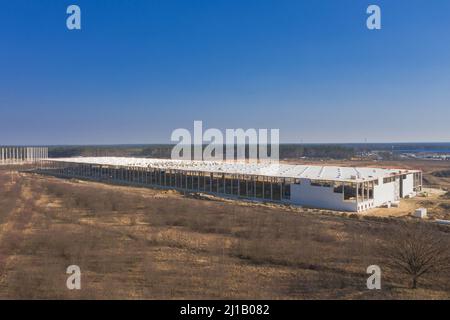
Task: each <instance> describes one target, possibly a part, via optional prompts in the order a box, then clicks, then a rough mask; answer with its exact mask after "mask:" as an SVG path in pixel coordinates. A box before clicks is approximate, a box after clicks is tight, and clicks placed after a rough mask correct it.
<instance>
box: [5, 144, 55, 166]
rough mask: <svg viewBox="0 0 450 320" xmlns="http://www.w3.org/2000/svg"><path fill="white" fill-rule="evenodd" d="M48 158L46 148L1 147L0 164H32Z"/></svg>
mask: <svg viewBox="0 0 450 320" xmlns="http://www.w3.org/2000/svg"><path fill="white" fill-rule="evenodd" d="M47 158H48V148H47V147H2V148H0V164H16V163H23V162H34V161H39V160H43V159H47Z"/></svg>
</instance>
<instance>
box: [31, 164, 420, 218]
mask: <svg viewBox="0 0 450 320" xmlns="http://www.w3.org/2000/svg"><path fill="white" fill-rule="evenodd" d="M38 171H39V172H41V173H46V174H51V175H56V176H62V177H75V178H80V179H92V180H97V181H104V182H111V183H124V184H133V185H141V186H149V187H161V188H170V189H178V190H182V191H188V192H204V193H211V194H215V195H219V196H224V197H234V198H242V199H251V200H259V201H273V202H279V203H286V204H293V205H299V206H306V207H314V208H323V209H331V210H339V211H352V212H362V211H365V210H368V209H371V208H375V207H379V206H383V205H387V206H390V205H391V204H394V203H398V201H399V200H400V199H401V198H405V197H413V196H415V195H416V194H417V192H419V191H420V190H421V188H422V172H421V171H419V170H403V169H382V168H354V167H336V166H308V165H289V164H264V163H244V162H213V161H186V160H164V159H144V158H122V157H91V158H84V157H79V158H64V159H47V160H44V161H41V162H40V167H39V169H38Z"/></svg>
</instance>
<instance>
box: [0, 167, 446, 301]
mask: <svg viewBox="0 0 450 320" xmlns="http://www.w3.org/2000/svg"><path fill="white" fill-rule="evenodd" d="M344 162H345V161H344V160H336V161H334V162H333V161H330V162H329V163H339V164H343V163H344ZM345 163H346V164H347V165H358V166H361V165H363V164H365V162H364V161H355V162H348V161H347V162H345ZM369 164H371V165H374V163H370V161H369ZM377 165H380V166H387V165H389V166H396V165H401V166H402V167H409V168H422V169H423V170H424V180H425V182H426V184H427V183H428V184H430V185H433V186H436V185H439V186H440V192H437V193H436V192H430V193H424V195H423V196H421V197H416V198H413V199H406V200H405V201H402V203H401V205H400V207H399V208H391V209H375V210H370V211H368V212H367V213H366V214H350V213H343V212H334V211H327V210H318V209H308V208H298V207H291V206H283V205H277V204H270V203H252V202H244V201H234V200H223V199H219V198H215V197H211V196H206V195H202V194H181V193H178V192H176V191H167V190H166V191H164V190H157V189H145V188H136V187H128V186H127V187H125V186H117V185H106V184H102V183H96V182H86V181H80V180H75V179H72V180H64V179H57V178H54V177H48V176H41V175H37V174H33V173H29V172H23V171H22V170H17V169H19V168H12V167H9V168H7V167H5V168H3V169H2V170H0V298H3V299H10V298H18V299H29V298H31V299H37V298H39V299H51V298H57V299H60V298H62V299H73V298H82V299H219V298H223V299H449V298H450V275H449V273H448V270H447V271H445V267H447V266H445V265H444V266H443V268H441V269H440V270H437V272H434V273H427V274H424V275H423V276H421V277H420V279H419V282H418V286H417V288H416V289H411V279H410V277H408V276H407V275H406V274H405V272H402V270H400V269H398V268H396V267H395V265H393V264H392V263H391V261H390V259H389V256H388V255H387V254H386V252H390V248H391V247H392V246H393V244H394V243H396V242H397V241H396V240H395V239H396V237H398V234H399V230H400V229H402V228H403V229H404V228H405V227H407V228H416V227H417V225H421V224H426V225H427V228H428V229H429V230H431V232H433V234H434V235H437V236H439V242H440V243H443V244H445V246H446V248H449V247H450V245H449V244H450V242H449V241H450V228H449V227H446V226H438V225H436V224H434V223H432V222H431V220H432V219H435V218H441V219H442V218H446V219H448V218H449V217H450V197H449V194H448V192H447V191H446V190H448V188H449V186H450V178H449V177H448V176H447V175H446V174H445V173H446V172H448V171H449V170H450V163H449V162H447V161H412V160H411V161H408V162H405V161H402V162H401V163H399V162H384V163H377ZM430 190H437V189H436V188H433V189H430ZM419 206H426V207H427V208H428V209H429V216H430V221H426V222H421V223H418V221H417V219H415V218H412V217H411V216H410V213H411V211H412V210H414V208H417V207H419ZM72 264H76V265H79V266H80V268H81V272H82V290H73V291H71V290H68V289H67V288H66V279H67V274H66V268H67V266H69V265H72ZM369 265H379V266H380V267H381V269H382V289H381V290H368V289H367V287H366V280H367V278H368V276H369V275H368V274H367V273H366V268H367V267H368V266H369Z"/></svg>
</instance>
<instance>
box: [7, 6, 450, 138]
mask: <svg viewBox="0 0 450 320" xmlns="http://www.w3.org/2000/svg"><path fill="white" fill-rule="evenodd" d="M0 4H1V5H0V41H1V43H0V121H1V122H0V144H103V143H110V144H114V143H157V142H169V140H170V134H171V132H172V130H174V129H176V128H188V129H191V128H192V126H193V121H194V120H203V121H204V125H205V127H206V128H211V127H216V128H220V129H224V128H279V129H280V136H281V140H282V142H304V143H307V142H364V139H367V141H368V142H386V141H395V142H401V141H450V1H448V0H428V1H426V0H421V1H419V0H395V1H392V0H389V1H381V0H371V1H361V0H339V1H337V0H332V1H331V0H305V1H301V0H292V1H284V0H276V1H275V0H274V1H268V0H203V1H197V0H189V1H187V0H177V1H176V0H157V1H155V0H140V1H133V0H127V1H125V0H121V1H113V0H95V1H93V0H89V1H87V0H72V1H62V0H39V1H38V0H33V1H29V0H27V1H25V0H14V1H6V0H1V2H0ZM70 4H77V5H79V6H80V7H81V10H82V30H81V31H69V30H68V29H67V28H66V17H67V14H66V12H65V11H66V8H67V6H68V5H70ZM369 4H378V5H380V6H381V9H382V30H380V31H369V30H368V29H367V28H366V17H367V15H366V13H365V11H366V8H367V6H368V5H369Z"/></svg>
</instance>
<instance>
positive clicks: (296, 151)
mask: <svg viewBox="0 0 450 320" xmlns="http://www.w3.org/2000/svg"><path fill="white" fill-rule="evenodd" d="M173 147H174V145H171V144H154V145H108V146H55V147H50V148H49V157H52V158H62V157H76V156H84V157H106V156H108V157H113V156H116V157H119V156H122V157H145V158H163V159H168V158H170V155H171V151H172V148H173ZM204 147H206V146H204ZM269 150H270V148H269ZM246 153H247V154H248V146H247V150H246ZM224 154H225V150H224ZM356 154H357V148H355V147H354V146H345V145H338V144H326V145H325V144H316V145H304V144H302V145H300V144H281V145H280V159H298V158H325V159H349V158H351V157H354V156H355V155H356Z"/></svg>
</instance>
